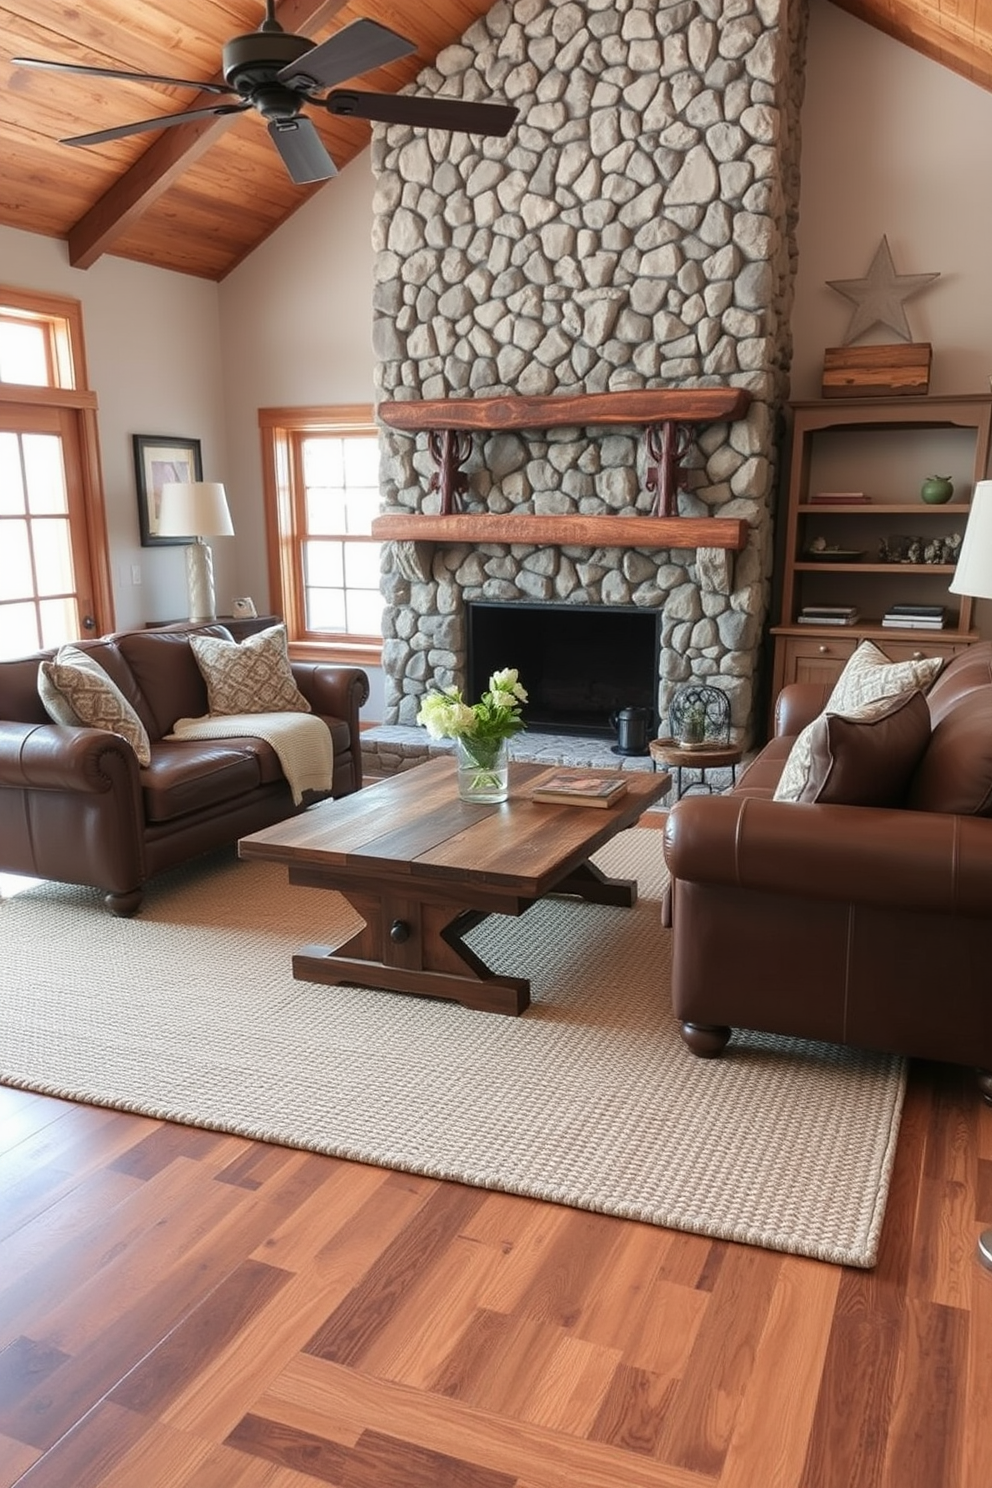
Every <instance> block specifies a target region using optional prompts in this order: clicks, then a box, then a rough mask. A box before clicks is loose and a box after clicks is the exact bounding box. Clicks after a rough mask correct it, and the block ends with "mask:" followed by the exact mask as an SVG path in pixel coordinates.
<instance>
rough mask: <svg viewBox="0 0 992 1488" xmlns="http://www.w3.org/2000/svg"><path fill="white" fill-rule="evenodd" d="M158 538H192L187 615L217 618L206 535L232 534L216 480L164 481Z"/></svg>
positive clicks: (197, 619) (224, 498) (197, 618)
mask: <svg viewBox="0 0 992 1488" xmlns="http://www.w3.org/2000/svg"><path fill="white" fill-rule="evenodd" d="M158 535H159V537H192V538H194V539H195V541H194V542H191V543H190V544H189V546H188V547H187V549H186V587H187V590H188V592H189V618H190V620H191V621H194V622H196V623H197V624H199V625H202V624H204V623H205V622H206V621H208V620H216V619H217V608H216V600H215V598H214V560H213V554H212V553H211V551H210V544H209V543H208V542H206V541H205V540H204V539H205V538H208V537H233V536H234V525H233V523H232V521H231V513H230V511H229V510H228V505H227V496H226V495H225V492H224V487H223V485H222V484H221V482H220V481H166V482H165V484H164V485H163V487H162V493H161V496H160V498H159V518H158Z"/></svg>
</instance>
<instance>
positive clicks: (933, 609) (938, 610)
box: [885, 604, 947, 620]
mask: <svg viewBox="0 0 992 1488" xmlns="http://www.w3.org/2000/svg"><path fill="white" fill-rule="evenodd" d="M885 613H886V614H887V615H918V616H919V617H920V618H921V619H923V620H943V618H944V616H945V615H946V614H947V609H946V606H944V605H924V604H894V605H889V608H888V609H887V610H886V612H885Z"/></svg>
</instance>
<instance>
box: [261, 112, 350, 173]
mask: <svg viewBox="0 0 992 1488" xmlns="http://www.w3.org/2000/svg"><path fill="white" fill-rule="evenodd" d="M269 133H270V134H271V136H272V140H273V143H274V145H275V147H276V149H277V150H278V151H279V154H280V155H281V156H282V161H283V164H284V165H285V167H286V169H287V170H288V171H289V174H290V176H291V177H292V179H293V180H294V181H295V182H296V184H297V186H306V185H308V184H309V182H311V181H329V180H330V179H331V177H332V176H336V175H337V173H338V168H337V166H336V165H335V164H334V161H333V160H332V159H331V157H330V155H328V153H327V151H326V150H325V148H324V142H323V140H322V139H321V137H320V135H319V134H318V133H317V131H316V129H315V128H314V125H313V120H312V119H304V118H303V117H302V116H300V117H298V118H295V119H270V120H269Z"/></svg>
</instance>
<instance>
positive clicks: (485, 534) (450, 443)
mask: <svg viewBox="0 0 992 1488" xmlns="http://www.w3.org/2000/svg"><path fill="white" fill-rule="evenodd" d="M750 402H751V394H750V393H749V392H748V390H747V389H746V388H732V387H705V388H632V389H629V390H627V391H626V392H617V393H577V394H575V395H574V396H572V397H551V398H524V397H511V396H507V397H502V398H437V399H430V400H426V401H421V400H410V401H409V402H400V403H396V402H393V403H380V405H379V410H378V412H379V417H380V419H381V420H382V422H383V423H384V424H388V425H389V426H390V427H391V428H393V429H400V430H402V431H403V432H404V433H408V434H418V433H426V434H427V436H428V441H429V444H430V449H431V453H432V454H433V455H434V458H435V460H436V462H437V467H438V468H437V472H436V473H435V474H434V475H433V476H432V477H431V482H430V486H429V489H430V490H431V491H439V492H440V496H441V502H440V506H441V510H440V512H439V513H438V514H437V515H434V516H426V515H419V516H415V515H412V514H410V513H405V512H399V513H388V514H386V515H384V516H381V517H377V518H376V519H375V521H374V522H373V523H372V535H373V537H377V538H380V539H386V540H393V541H414V542H415V541H417V540H418V539H423V540H424V541H427V542H432V541H433V542H449V543H452V542H471V543H482V542H493V543H534V544H537V545H542V544H543V545H545V546H559V547H565V546H568V547H612V546H617V545H621V546H624V547H631V548H730V549H733V550H735V551H737V552H739V551H740V550H741V549H742V548H743V547H745V545H746V543H747V523H746V522H745V521H744V520H743V519H737V518H731V517H680V516H679V515H678V508H677V504H676V493H677V491H678V489H679V483H680V481H681V479H682V476H683V471H682V467H681V456H682V454H683V452H684V447H685V437H686V436H687V433H688V430H687V426H688V425H690V424H707V423H712V422H714V421H715V420H717V419H728V420H729V419H739V418H741V417H743V415H744V414H745V413H746V412H747V409H748V406H749V405H750ZM616 424H643V425H645V427H646V429H647V447H648V456H649V467H648V472H647V485H648V488H649V489H651V490H653V491H655V493H656V501H655V508H654V511H653V513H652V515H651V516H648V517H632V516H624V517H614V516H603V517H578V516H572V517H550V516H549V517H538V516H524V515H518V516H514V515H512V514H511V515H508V516H502V515H494V514H490V513H475V512H464V511H460V510H459V506H460V499H461V497H462V496H463V495H464V494H465V492H466V488H467V484H468V477H467V476H466V475H465V473H464V472H463V471H462V470H461V466H462V465H463V464H464V462H465V461H466V460H467V459H468V457H469V454H470V452H471V445H470V443H469V442H468V441H467V437H466V436H467V435H468V434H471V433H495V432H497V431H502V430H506V429H561V428H565V427H569V426H572V425H575V426H577V427H581V428H586V427H589V426H596V425H616ZM652 461H653V462H654V463H653V465H652V464H651V463H650V462H652Z"/></svg>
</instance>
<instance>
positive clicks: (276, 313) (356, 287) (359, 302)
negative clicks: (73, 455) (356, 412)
mask: <svg viewBox="0 0 992 1488" xmlns="http://www.w3.org/2000/svg"><path fill="white" fill-rule="evenodd" d="M372 191H373V180H372V170H371V166H370V164H369V153H368V151H365V152H363V153H362V154H361V155H359V156H358V157H357V159H355V160H353V161H352V163H351V164H350V165H349V166H348V168H347V170H345V171H342V173H341V174H340V175H339V176H337V177H336V178H335V179H334V180H332V181H329V182H328V183H327V185H326V186H324V187H322V189H321V190H320V191H319V192H317V194H316V195H315V196H313V197H311V199H310V200H309V201H308V202H307V203H306V205H305V206H303V207H301V208H300V210H299V211H298V212H296V213H295V214H294V216H293V217H291V218H290V220H289V221H288V222H287V223H285V224H284V225H283V226H282V227H281V228H280V229H279V231H278V232H277V233H274V234H273V236H272V237H271V238H269V239H268V241H267V242H265V243H263V244H262V245H261V246H260V247H259V248H257V249H256V250H255V252H254V253H252V254H250V255H249V257H248V258H247V259H246V260H245V262H244V263H243V264H241V265H239V267H238V268H237V269H235V270H234V272H233V273H232V274H229V275H228V277H227V278H226V279H225V280H224V281H223V282H222V283H221V285H220V286H219V291H218V303H219V311H220V330H221V339H222V342H223V346H224V399H225V407H226V414H227V430H228V449H229V461H228V467H227V474H226V477H225V479H226V480H227V481H228V483H229V486H228V489H229V492H230V495H231V504H232V509H234V508H236V516H235V525H236V527H237V531H238V538H239V541H238V558H239V563H238V574H239V582H240V583H241V586H242V592H243V593H245V594H250V595H252V597H253V598H256V600H257V599H258V598H259V597H261V598H265V596H266V595H267V592H268V579H267V575H266V563H265V531H264V523H263V512H262V470H261V459H260V453H259V435H258V410H259V409H260V408H282V407H287V406H290V407H292V406H299V405H306V404H317V403H372V402H373V401H374V398H375V391H374V386H373V371H374V361H373V356H372V246H371V234H372Z"/></svg>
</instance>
